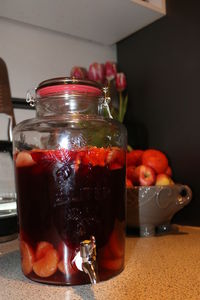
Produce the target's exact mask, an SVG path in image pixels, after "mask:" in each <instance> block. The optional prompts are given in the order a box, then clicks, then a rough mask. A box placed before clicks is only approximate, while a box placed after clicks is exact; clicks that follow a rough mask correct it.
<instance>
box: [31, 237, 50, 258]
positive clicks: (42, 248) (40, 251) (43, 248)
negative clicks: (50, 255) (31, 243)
mask: <svg viewBox="0 0 200 300" xmlns="http://www.w3.org/2000/svg"><path fill="white" fill-rule="evenodd" d="M50 249H53V245H52V244H50V243H48V242H45V241H44V242H39V244H38V245H37V248H36V252H35V258H36V260H39V259H40V258H42V257H44V256H45V254H46V253H47V251H48V250H50Z"/></svg>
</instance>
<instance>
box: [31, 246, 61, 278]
mask: <svg viewBox="0 0 200 300" xmlns="http://www.w3.org/2000/svg"><path fill="white" fill-rule="evenodd" d="M58 261H59V256H58V252H57V251H56V249H54V248H52V249H49V250H48V251H47V252H46V254H45V255H44V256H43V257H42V258H40V259H39V260H37V261H36V262H35V263H34V264H33V271H34V272H35V274H36V275H38V276H39V277H49V276H51V275H53V274H54V273H55V272H56V270H57V267H58Z"/></svg>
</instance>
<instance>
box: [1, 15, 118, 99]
mask: <svg viewBox="0 0 200 300" xmlns="http://www.w3.org/2000/svg"><path fill="white" fill-rule="evenodd" d="M0 56H1V57H2V58H3V60H4V61H5V62H6V64H7V67H8V72H9V79H10V86H11V93H12V97H16V98H25V94H26V91H27V90H28V89H29V88H32V87H34V86H35V85H37V84H38V83H39V82H41V81H42V80H45V79H48V78H52V77H57V76H66V75H69V72H70V70H71V68H72V67H73V66H74V65H80V66H83V67H86V68H88V66H89V65H90V64H91V63H92V62H94V61H97V62H102V63H103V62H105V61H107V60H112V61H116V47H115V46H103V45H100V44H96V43H93V42H89V41H86V40H81V39H77V38H74V37H71V36H67V35H64V34H60V33H56V32H53V31H49V30H46V29H42V28H39V27H34V26H31V25H26V24H22V23H19V22H15V21H10V20H7V19H4V18H0Z"/></svg>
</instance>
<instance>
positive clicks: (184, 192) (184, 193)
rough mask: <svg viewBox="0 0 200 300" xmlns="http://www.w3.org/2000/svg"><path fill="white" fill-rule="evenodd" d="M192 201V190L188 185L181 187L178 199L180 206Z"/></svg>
mask: <svg viewBox="0 0 200 300" xmlns="http://www.w3.org/2000/svg"><path fill="white" fill-rule="evenodd" d="M191 199H192V190H191V188H190V187H189V186H188V185H180V190H179V195H178V198H177V201H178V204H180V205H186V204H188V203H189V202H190V201H191Z"/></svg>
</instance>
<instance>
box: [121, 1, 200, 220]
mask: <svg viewBox="0 0 200 300" xmlns="http://www.w3.org/2000/svg"><path fill="white" fill-rule="evenodd" d="M117 50H118V62H119V69H121V71H124V72H125V73H126V75H127V79H128V92H129V104H128V112H127V115H126V120H125V122H126V125H127V127H128V133H129V142H130V143H131V144H132V145H133V146H135V147H137V148H146V147H150V148H157V149H160V150H162V151H164V152H166V153H167V155H168V157H169V159H170V163H171V165H172V168H173V171H174V179H175V181H176V182H180V183H185V184H188V185H189V186H190V187H191V188H192V190H193V193H194V197H193V200H192V202H191V204H189V205H188V206H187V207H186V208H184V209H183V210H182V211H180V212H179V213H178V214H177V215H176V216H175V218H174V220H173V221H174V222H177V223H183V224H191V225H200V1H199V0H168V1H167V16H166V17H164V18H162V19H160V20H158V21H157V22H155V23H153V24H151V25H150V26H148V27H146V28H144V29H142V30H140V31H138V32H137V33H135V34H133V35H132V36H130V37H129V38H127V39H125V40H123V41H121V42H120V43H118V45H117Z"/></svg>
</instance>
